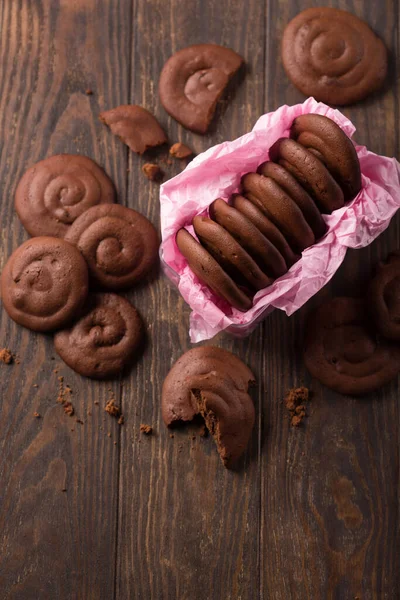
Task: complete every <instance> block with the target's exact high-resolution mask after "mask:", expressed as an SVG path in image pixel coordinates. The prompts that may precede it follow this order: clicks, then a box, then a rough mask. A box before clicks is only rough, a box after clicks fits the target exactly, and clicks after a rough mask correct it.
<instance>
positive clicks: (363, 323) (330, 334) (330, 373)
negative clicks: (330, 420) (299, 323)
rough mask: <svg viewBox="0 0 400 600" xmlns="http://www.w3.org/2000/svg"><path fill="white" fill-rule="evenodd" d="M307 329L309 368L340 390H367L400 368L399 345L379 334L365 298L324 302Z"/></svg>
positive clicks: (316, 376) (327, 384)
mask: <svg viewBox="0 0 400 600" xmlns="http://www.w3.org/2000/svg"><path fill="white" fill-rule="evenodd" d="M306 331H307V334H306V342H305V350H304V360H305V364H306V367H307V369H308V370H309V371H310V373H311V375H313V377H315V378H316V379H318V380H319V381H321V383H323V384H325V385H326V386H327V387H329V388H331V389H333V390H336V391H337V392H340V393H342V394H350V395H361V394H367V393H368V392H371V391H373V390H376V389H378V388H380V387H381V386H383V385H384V384H386V383H387V382H389V381H390V380H391V379H393V378H394V377H396V376H397V374H398V372H399V370H400V345H398V344H394V343H393V342H390V341H388V340H385V339H383V338H380V337H379V336H378V335H377V334H376V331H375V329H374V328H373V326H371V319H370V318H369V315H368V311H367V310H366V308H365V304H364V302H363V301H362V300H358V299H354V298H335V299H333V300H331V301H330V302H327V303H326V304H323V305H322V306H321V307H320V308H319V309H318V310H317V311H316V313H314V314H313V315H312V316H311V318H310V320H309V321H308V323H307V329H306Z"/></svg>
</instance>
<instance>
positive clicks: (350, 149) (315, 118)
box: [290, 114, 361, 202]
mask: <svg viewBox="0 0 400 600" xmlns="http://www.w3.org/2000/svg"><path fill="white" fill-rule="evenodd" d="M290 136H291V137H292V138H293V139H294V140H296V141H297V142H299V144H301V145H302V146H305V147H306V148H308V150H310V152H314V154H315V155H316V156H317V158H319V159H320V160H321V161H322V162H323V163H324V164H325V166H326V167H327V169H328V171H329V172H330V173H331V175H332V176H333V178H334V179H335V180H336V181H337V183H338V184H339V185H340V187H341V188H342V191H343V194H344V200H345V202H349V201H350V200H353V198H355V196H356V195H357V194H358V192H359V191H360V190H361V168H360V161H359V160H358V156H357V152H356V149H355V147H354V144H353V142H352V141H351V139H350V138H348V137H347V135H346V134H345V132H344V131H343V130H342V129H341V128H340V127H339V125H337V124H336V123H335V122H334V121H332V119H328V117H324V116H323V115H314V114H308V115H300V116H299V117H296V119H295V120H294V121H293V123H292V126H291V128H290Z"/></svg>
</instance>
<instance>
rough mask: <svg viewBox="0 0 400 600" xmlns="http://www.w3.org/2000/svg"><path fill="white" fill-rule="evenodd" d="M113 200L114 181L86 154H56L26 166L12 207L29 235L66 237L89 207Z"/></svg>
mask: <svg viewBox="0 0 400 600" xmlns="http://www.w3.org/2000/svg"><path fill="white" fill-rule="evenodd" d="M114 201H115V189H114V185H113V183H112V181H111V179H109V177H108V176H107V175H106V174H105V173H104V171H103V169H101V168H100V167H99V166H98V165H97V164H96V163H95V162H94V161H93V160H91V159H90V158H88V157H87V156H80V155H74V154H57V155H56V156H51V157H50V158H46V159H45V160H42V161H40V162H38V163H36V164H35V165H34V166H33V167H31V168H30V169H28V170H27V171H26V173H25V174H24V175H23V177H22V179H21V180H20V182H19V184H18V187H17V191H16V193H15V209H16V211H17V213H18V216H19V218H20V220H21V222H22V224H23V226H24V227H25V229H26V230H27V232H28V233H30V235H32V236H37V235H42V236H43V235H44V236H55V237H61V238H63V237H65V236H66V234H67V232H68V230H69V229H70V227H71V225H72V223H73V222H74V221H75V219H77V218H78V217H79V216H80V215H82V214H83V213H84V212H85V211H86V210H87V209H88V208H90V207H92V206H95V205H98V204H110V203H113V202H114Z"/></svg>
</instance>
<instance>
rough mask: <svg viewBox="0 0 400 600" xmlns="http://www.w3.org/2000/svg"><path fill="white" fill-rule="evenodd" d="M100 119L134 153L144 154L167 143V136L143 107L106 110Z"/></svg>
mask: <svg viewBox="0 0 400 600" xmlns="http://www.w3.org/2000/svg"><path fill="white" fill-rule="evenodd" d="M99 119H100V121H101V122H102V123H104V124H105V125H108V127H109V128H110V129H111V131H112V132H113V134H114V135H116V136H117V137H119V138H120V139H121V140H122V141H123V142H124V144H126V145H127V146H129V148H130V149H131V150H133V152H137V153H138V154H143V152H145V151H146V150H147V149H148V148H153V147H154V146H160V145H161V144H165V143H166V142H167V136H166V135H165V133H164V130H163V129H162V127H161V126H160V124H159V122H158V121H157V119H156V118H155V117H154V116H153V115H152V114H151V113H150V112H149V111H148V110H146V109H145V108H143V106H138V105H137V104H134V105H130V104H126V105H122V106H117V107H116V108H112V109H111V110H106V111H104V112H102V113H100V115H99Z"/></svg>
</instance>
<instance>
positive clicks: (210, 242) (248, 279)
mask: <svg viewBox="0 0 400 600" xmlns="http://www.w3.org/2000/svg"><path fill="white" fill-rule="evenodd" d="M192 224H193V227H194V230H195V232H196V235H197V237H198V238H199V240H200V243H201V244H202V246H204V247H205V248H206V250H207V251H208V252H209V253H210V254H211V256H213V257H214V258H215V260H216V261H217V262H218V263H219V264H220V265H221V267H222V268H223V269H224V271H226V272H227V273H228V274H229V275H230V276H231V277H232V279H233V280H234V281H236V283H242V282H243V285H244V286H246V287H247V286H249V287H250V289H253V290H262V289H263V288H265V287H267V286H268V285H270V284H271V283H272V280H271V278H270V277H268V275H266V274H265V273H263V272H262V271H261V269H260V267H259V266H258V265H257V263H256V262H255V261H254V260H253V259H252V258H251V256H250V255H249V254H248V253H247V252H246V250H244V248H242V246H241V245H240V244H238V242H237V241H236V240H235V238H234V237H232V236H231V234H230V233H228V232H227V231H226V230H225V229H224V228H223V227H221V225H218V223H215V222H214V221H212V220H211V219H209V218H208V217H201V216H196V217H194V219H193V222H192Z"/></svg>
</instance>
